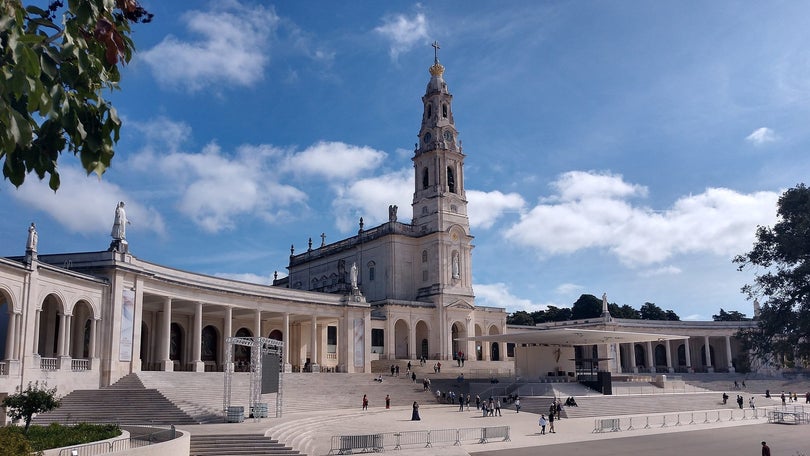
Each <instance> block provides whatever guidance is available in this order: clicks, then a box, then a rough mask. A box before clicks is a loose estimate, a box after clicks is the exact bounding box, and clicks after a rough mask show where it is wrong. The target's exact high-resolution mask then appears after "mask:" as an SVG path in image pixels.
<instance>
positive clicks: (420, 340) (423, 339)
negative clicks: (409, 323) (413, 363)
mask: <svg viewBox="0 0 810 456" xmlns="http://www.w3.org/2000/svg"><path fill="white" fill-rule="evenodd" d="M415 328H416V356H417V357H424V358H425V359H429V358H430V327H429V326H428V324H427V323H426V322H425V321H424V320H419V321H417V322H416V327H415Z"/></svg>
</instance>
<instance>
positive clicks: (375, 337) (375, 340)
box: [371, 328, 385, 353]
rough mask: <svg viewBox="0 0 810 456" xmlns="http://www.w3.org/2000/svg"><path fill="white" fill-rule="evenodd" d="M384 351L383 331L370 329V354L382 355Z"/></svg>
mask: <svg viewBox="0 0 810 456" xmlns="http://www.w3.org/2000/svg"><path fill="white" fill-rule="evenodd" d="M383 351H385V330H384V329H375V328H372V329H371V353H383Z"/></svg>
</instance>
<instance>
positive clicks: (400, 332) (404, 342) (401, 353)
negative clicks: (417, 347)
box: [394, 318, 410, 359]
mask: <svg viewBox="0 0 810 456" xmlns="http://www.w3.org/2000/svg"><path fill="white" fill-rule="evenodd" d="M409 330H410V328H409V327H408V322H406V321H405V320H403V319H401V318H400V319H399V320H397V321H396V323H394V357H395V358H396V359H407V358H408V333H409Z"/></svg>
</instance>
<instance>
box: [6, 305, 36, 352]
mask: <svg viewBox="0 0 810 456" xmlns="http://www.w3.org/2000/svg"><path fill="white" fill-rule="evenodd" d="M34 315H37V314H36V313H34ZM16 322H17V330H16V331H15V332H16V333H17V337H15V338H14V350H13V351H12V352H11V353H12V354H13V355H14V359H16V360H20V359H22V358H23V356H25V355H24V353H23V344H24V341H23V334H24V333H25V332H24V331H23V325H24V322H23V316H22V314H21V313H20V314H17V318H16ZM34 334H37V333H36V332H34ZM34 353H36V352H34Z"/></svg>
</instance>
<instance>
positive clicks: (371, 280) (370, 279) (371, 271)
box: [368, 266, 374, 282]
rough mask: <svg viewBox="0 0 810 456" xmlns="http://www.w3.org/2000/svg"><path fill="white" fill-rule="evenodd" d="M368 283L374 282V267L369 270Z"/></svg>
mask: <svg viewBox="0 0 810 456" xmlns="http://www.w3.org/2000/svg"><path fill="white" fill-rule="evenodd" d="M368 281H369V282H373V281H374V266H372V267H370V268H368Z"/></svg>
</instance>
